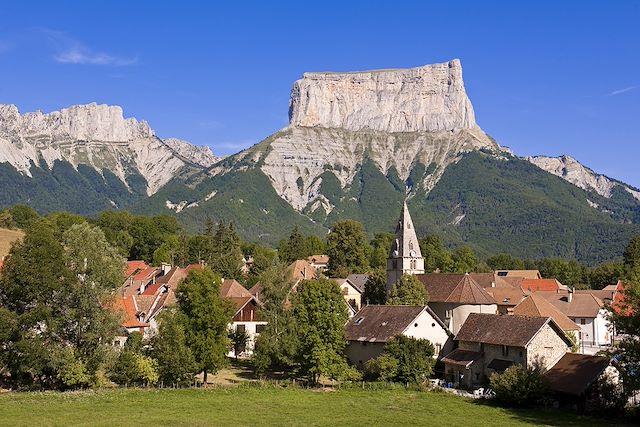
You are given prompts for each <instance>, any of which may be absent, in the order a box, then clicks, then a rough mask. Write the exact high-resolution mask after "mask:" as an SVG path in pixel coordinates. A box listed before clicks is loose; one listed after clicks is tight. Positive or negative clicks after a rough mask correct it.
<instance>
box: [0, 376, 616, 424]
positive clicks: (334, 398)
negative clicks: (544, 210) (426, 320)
mask: <svg viewBox="0 0 640 427" xmlns="http://www.w3.org/2000/svg"><path fill="white" fill-rule="evenodd" d="M134 424H135V425H141V426H147V425H155V426H169V425H171V426H174V425H189V426H197V425H215V426H245V425H246V426H249V425H260V426H263V425H267V426H271V425H273V426H297V425H301V426H324V425H331V426H351V425H371V426H373V425H376V426H377V425H393V426H403V425H406V426H483V427H487V426H492V427H500V426H505V427H507V426H509V427H511V426H536V425H551V426H576V427H577V426H580V427H582V426H599V425H603V426H604V425H613V424H612V423H611V422H610V421H609V422H607V421H605V420H597V419H591V418H584V417H578V416H577V415H574V414H571V413H562V412H559V411H555V410H549V411H544V410H517V411H516V410H508V409H503V408H497V407H493V406H490V405H487V404H483V403H479V402H473V401H470V400H466V399H462V398H459V397H456V396H451V395H448V394H445V393H431V392H418V391H408V390H404V389H396V390H360V389H342V390H333V389H324V390H323V389H315V390H308V389H299V388H278V387H273V386H265V387H259V386H244V387H243V386H240V387H224V388H210V389H201V390H198V389H183V390H171V389H161V390H159V389H116V390H99V391H86V392H72V393H56V392H45V393H4V394H0V425H3V426H79V425H92V426H128V425H134Z"/></svg>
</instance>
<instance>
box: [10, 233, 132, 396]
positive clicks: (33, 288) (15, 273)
mask: <svg viewBox="0 0 640 427" xmlns="http://www.w3.org/2000/svg"><path fill="white" fill-rule="evenodd" d="M85 227H89V226H88V225H86V224H79V225H74V226H72V227H71V228H70V229H69V230H67V231H66V232H65V235H64V239H63V240H64V242H65V246H64V247H63V246H62V245H61V244H60V242H59V239H57V238H56V237H55V235H54V232H53V230H52V229H51V227H50V226H49V224H48V223H47V222H46V221H42V220H37V221H34V222H33V223H32V224H31V226H29V227H28V228H27V229H26V234H25V237H24V239H23V240H22V241H21V242H18V243H16V244H14V246H13V247H12V249H11V251H10V253H9V256H8V257H7V260H6V263H5V266H4V269H3V274H2V277H1V278H0V306H1V307H3V308H4V310H3V312H4V313H5V314H6V313H7V312H10V313H11V315H10V316H8V317H9V320H10V321H11V322H12V323H14V325H15V327H12V328H11V331H10V333H9V336H8V337H7V339H6V340H5V341H4V342H2V343H0V346H2V348H3V349H4V351H3V353H5V356H6V359H5V360H6V370H7V372H9V373H10V381H11V382H12V383H13V385H15V386H17V387H29V388H33V387H35V388H57V389H65V388H69V387H80V386H83V384H85V382H86V381H85V379H86V377H85V374H86V375H87V376H88V377H90V378H91V379H92V380H93V378H94V377H95V376H96V373H97V372H98V371H99V370H100V369H101V366H102V364H103V363H104V361H105V357H106V355H107V354H108V352H109V348H110V347H109V344H110V343H111V342H112V340H113V336H114V333H115V331H116V330H117V327H118V322H117V319H116V318H115V316H114V315H113V314H112V313H111V312H110V311H109V310H107V309H105V308H104V307H105V305H106V304H107V300H108V297H109V293H110V292H111V291H112V290H113V286H112V285H113V283H115V282H116V281H117V282H119V278H120V277H121V274H122V269H123V267H124V264H123V263H122V264H118V262H117V261H118V260H114V259H111V258H110V254H111V252H110V250H111V248H110V247H109V246H108V245H106V243H105V241H104V237H103V238H102V240H100V239H99V237H100V235H99V233H94V232H93V231H95V230H92V229H90V228H85ZM85 231H89V233H88V234H84V232H85ZM85 240H86V241H85ZM118 259H119V260H120V261H122V260H121V258H118ZM115 265H119V267H118V268H113V269H112V268H111V266H115ZM114 271H115V272H116V273H115V276H113V277H111V275H112V274H113V272H114Z"/></svg>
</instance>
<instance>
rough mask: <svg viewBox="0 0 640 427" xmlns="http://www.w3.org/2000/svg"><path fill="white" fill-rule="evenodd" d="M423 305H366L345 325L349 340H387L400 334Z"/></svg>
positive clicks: (420, 311) (422, 308) (421, 309)
mask: <svg viewBox="0 0 640 427" xmlns="http://www.w3.org/2000/svg"><path fill="white" fill-rule="evenodd" d="M423 310H425V307H421V306H410V305H368V306H365V307H363V308H362V309H361V310H360V311H359V312H358V313H356V315H355V316H353V317H352V318H351V319H350V320H349V322H348V323H347V325H346V326H345V330H346V335H347V339H348V340H349V341H367V342H387V341H389V340H390V339H391V338H393V337H395V336H397V335H400V334H401V333H402V332H403V331H404V330H405V329H406V328H407V327H408V326H409V325H411V322H413V320H414V319H415V318H416V317H418V315H419V314H420V313H422V311H423Z"/></svg>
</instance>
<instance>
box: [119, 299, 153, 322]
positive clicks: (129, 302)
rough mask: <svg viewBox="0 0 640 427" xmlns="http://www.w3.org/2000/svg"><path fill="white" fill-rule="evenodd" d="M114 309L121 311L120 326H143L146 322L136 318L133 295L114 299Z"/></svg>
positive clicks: (136, 310) (136, 309)
mask: <svg viewBox="0 0 640 427" xmlns="http://www.w3.org/2000/svg"><path fill="white" fill-rule="evenodd" d="M114 305H115V309H116V310H118V311H120V312H121V313H123V315H124V320H123V322H122V326H123V327H125V328H145V327H147V326H149V324H148V323H142V322H140V321H139V320H138V312H139V310H138V305H137V303H136V300H135V296H134V295H130V296H128V297H121V298H118V299H117V300H116V301H115V304H114Z"/></svg>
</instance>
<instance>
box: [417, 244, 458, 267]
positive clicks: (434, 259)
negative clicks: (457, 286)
mask: <svg viewBox="0 0 640 427" xmlns="http://www.w3.org/2000/svg"><path fill="white" fill-rule="evenodd" d="M419 244H420V251H421V252H422V256H423V257H424V269H425V271H427V272H433V271H436V270H437V271H440V272H442V273H450V272H452V271H453V258H452V256H451V252H450V251H449V250H448V249H447V248H446V247H445V246H444V243H443V242H442V239H441V238H440V237H438V236H435V235H429V236H425V237H423V238H421V239H420V240H419Z"/></svg>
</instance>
